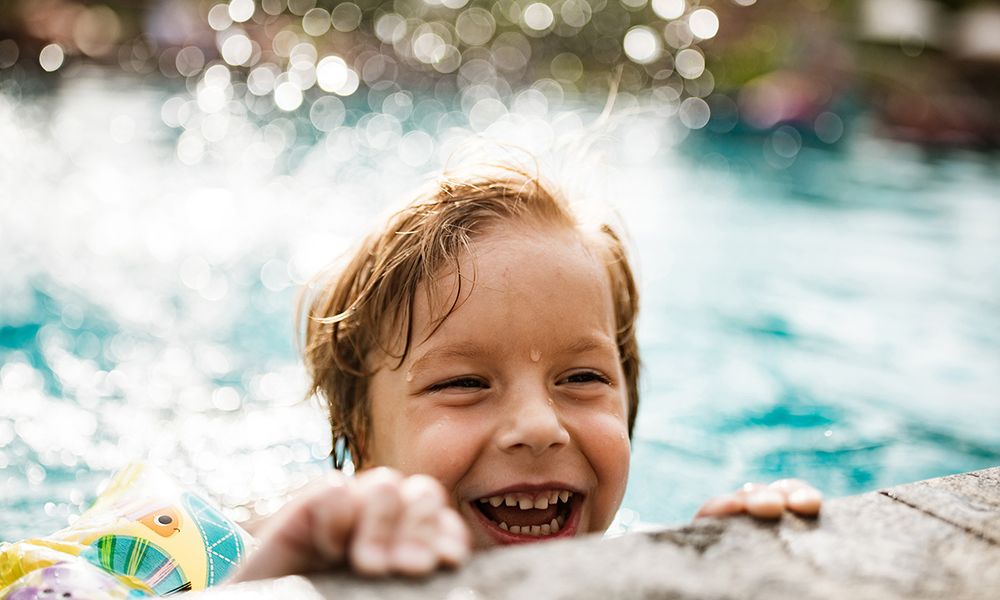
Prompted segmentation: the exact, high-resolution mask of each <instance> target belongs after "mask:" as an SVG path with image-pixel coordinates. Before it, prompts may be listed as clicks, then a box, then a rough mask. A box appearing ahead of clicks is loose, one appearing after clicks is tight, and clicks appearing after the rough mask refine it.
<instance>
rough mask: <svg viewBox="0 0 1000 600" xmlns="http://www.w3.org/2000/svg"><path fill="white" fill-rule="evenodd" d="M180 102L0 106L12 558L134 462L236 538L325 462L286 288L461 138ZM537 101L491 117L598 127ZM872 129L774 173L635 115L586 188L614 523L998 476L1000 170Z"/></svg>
mask: <svg viewBox="0 0 1000 600" xmlns="http://www.w3.org/2000/svg"><path fill="white" fill-rule="evenodd" d="M185 93H186V92H185V91H184V90H164V89H163V88H161V87H158V86H148V85H144V84H141V83H139V82H134V81H123V82H116V81H114V80H113V79H109V78H108V77H106V76H104V75H93V76H88V75H87V74H86V73H84V74H78V75H77V76H75V77H73V78H67V79H66V80H65V81H64V82H63V83H62V85H61V87H60V88H59V89H56V90H50V91H48V92H46V93H43V94H39V95H29V94H27V93H22V92H19V91H18V90H13V91H12V90H11V89H10V88H7V89H5V91H4V93H3V94H0V140H2V143H0V213H2V215H3V217H2V219H0V273H3V278H2V281H0V363H2V366H0V469H2V471H0V472H2V475H0V499H2V510H0V539H2V540H10V539H16V538H20V537H24V536H29V535H39V534H44V533H46V532H49V531H52V530H54V529H57V528H59V527H61V526H63V525H65V524H66V523H67V521H68V520H69V519H71V518H72V516H73V515H74V514H78V513H79V512H80V511H81V510H83V509H84V508H85V507H86V505H87V504H88V503H89V502H90V501H92V499H93V498H94V494H95V490H96V488H97V487H98V485H99V484H100V482H101V481H102V480H104V479H106V478H107V477H108V475H109V474H110V473H111V472H113V470H114V469H117V468H119V467H121V466H122V465H123V464H125V463H127V462H129V461H134V460H147V461H151V462H155V463H157V464H161V465H163V466H165V467H166V468H167V469H168V470H169V471H170V472H171V473H173V474H174V475H175V476H177V477H178V478H179V479H181V480H182V481H183V482H185V483H186V484H187V485H189V486H191V487H193V488H195V489H198V490H201V491H203V492H204V493H206V494H207V495H209V496H211V497H212V498H213V499H215V500H216V501H218V502H219V503H220V504H222V505H223V506H225V507H226V508H227V510H228V511H229V512H230V514H232V515H234V516H236V517H237V518H240V517H244V516H246V514H247V512H246V510H245V508H241V507H246V506H252V507H253V508H254V509H255V510H257V511H260V512H263V513H267V512H270V511H273V510H275V509H276V508H277V507H278V506H279V505H280V504H281V502H282V501H283V499H284V497H285V496H286V495H287V494H288V493H289V491H290V490H293V489H294V488H296V487H298V486H299V485H301V484H302V483H303V482H304V481H306V480H308V479H309V478H311V477H314V476H315V475H316V474H318V473H320V472H321V471H322V470H324V469H326V468H328V467H327V465H326V462H325V457H326V456H327V454H328V452H329V440H328V439H327V428H326V423H325V417H324V415H323V411H322V410H321V408H320V407H318V406H316V405H315V404H314V403H312V402H310V401H301V400H300V399H301V397H302V394H303V391H304V374H303V371H302V369H301V367H300V365H299V363H298V359H297V357H296V353H295V349H294V348H295V344H294V338H293V333H292V332H293V327H292V320H293V316H292V307H293V305H294V301H295V294H296V289H297V287H298V286H299V285H301V284H302V283H303V282H304V281H306V280H307V279H308V277H309V276H310V275H311V274H313V273H315V272H316V270H317V269H319V268H321V267H322V266H323V265H324V264H326V262H327V261H329V260H331V259H333V258H335V257H336V256H338V255H339V254H340V253H341V252H343V251H344V250H345V249H346V248H348V247H349V246H350V244H351V243H352V242H353V241H354V240H356V237H357V235H358V234H359V232H360V231H362V230H364V229H365V228H367V227H369V226H370V225H371V224H373V223H374V222H376V220H377V219H378V218H379V216H380V215H382V214H384V212H385V211H386V207H387V206H389V205H390V203H391V202H392V201H393V200H394V199H396V198H399V197H400V196H401V194H404V193H405V191H406V190H408V189H410V188H412V187H413V185H415V184H416V183H417V182H419V181H420V180H421V178H422V177H423V175H424V174H425V173H427V172H428V171H430V170H432V169H433V168H435V167H437V166H439V165H440V164H442V162H443V161H444V160H446V159H447V157H448V156H449V153H450V148H452V147H453V145H452V144H453V142H454V141H455V140H457V139H459V138H461V137H462V136H463V135H465V134H464V133H463V131H464V129H463V127H467V126H468V123H463V122H462V118H461V115H456V114H454V113H451V112H448V111H446V110H445V108H444V107H443V106H439V107H436V108H435V107H434V106H431V105H426V106H424V109H425V113H422V114H421V115H420V118H421V123H423V124H426V123H428V122H430V121H432V120H433V119H430V117H429V116H428V114H427V111H429V112H430V113H433V111H434V110H435V109H436V110H438V111H439V112H440V114H439V115H438V118H437V119H436V120H433V121H434V125H433V127H431V126H428V127H425V129H424V130H423V131H426V134H421V135H411V134H413V133H414V132H415V131H417V130H418V129H417V126H416V125H414V122H415V119H416V117H413V116H411V117H412V118H410V119H409V120H406V119H403V120H402V121H403V122H402V123H401V122H400V120H397V121H395V122H393V121H392V120H391V119H388V120H387V119H382V120H377V119H373V118H372V119H368V120H365V118H364V117H363V116H361V117H359V116H358V115H355V116H356V117H359V118H360V120H357V119H356V120H355V121H351V120H350V119H348V120H347V121H345V124H344V125H342V126H341V127H339V128H337V129H335V130H333V131H331V132H329V133H327V134H325V135H316V134H315V132H308V131H306V130H305V129H304V128H303V126H302V122H301V120H302V119H303V118H306V119H308V116H307V115H306V116H303V115H298V116H297V117H296V116H294V115H289V116H286V117H280V118H271V119H269V120H254V119H252V118H251V117H252V115H251V116H247V115H240V114H235V113H234V114H230V115H228V116H226V115H225V113H213V115H215V116H213V115H206V116H204V119H203V120H202V121H201V122H200V124H199V127H200V129H199V131H200V135H201V137H200V138H198V139H197V140H196V142H192V141H191V140H190V139H188V138H185V137H184V135H181V134H180V133H179V130H178V129H177V128H176V127H174V128H172V127H171V126H170V124H175V122H176V121H177V119H178V118H180V117H179V116H178V114H179V113H183V111H184V110H186V109H184V108H183V107H184V106H185V105H184V98H185ZM537 96H538V95H536V96H531V97H525V99H524V103H523V104H522V105H521V106H522V108H524V107H525V106H526V107H527V108H524V112H525V114H528V113H530V118H531V119H533V120H528V121H517V120H516V119H513V116H516V115H514V111H513V110H512V111H511V115H508V116H511V119H512V120H511V121H510V122H511V123H513V125H511V130H516V129H517V126H518V123H520V126H524V124H525V123H526V122H527V123H528V126H527V129H528V130H529V131H530V135H529V138H530V140H529V141H535V142H538V140H539V139H549V138H558V137H559V136H563V135H571V134H572V133H573V132H574V131H577V130H579V128H580V126H581V124H583V123H586V122H587V120H588V119H589V118H590V117H589V116H588V115H589V113H588V112H587V111H572V110H570V108H572V107H558V106H556V105H555V103H552V102H548V101H546V100H545V98H541V99H539V98H538V97H537ZM178 98H179V99H180V100H175V99H178ZM220 114H222V115H223V116H221V117H219V116H218V115H220ZM431 116H433V115H431ZM867 129H868V128H867V127H866V126H865V123H864V121H863V119H861V118H860V117H859V118H858V119H857V120H856V121H854V122H853V123H852V124H851V126H850V127H849V131H848V134H847V135H845V137H844V139H843V140H841V141H840V142H838V143H837V144H835V145H833V146H826V145H824V144H821V143H818V142H812V141H810V140H801V139H799V140H798V141H797V142H796V143H795V145H794V147H793V148H792V149H791V151H789V148H788V146H787V144H785V145H784V146H781V147H779V150H780V152H778V153H777V154H775V151H774V148H775V147H776V146H775V140H776V138H773V137H769V136H768V135H764V134H739V133H730V134H727V135H722V134H712V133H709V132H700V133H695V134H691V135H689V136H686V137H685V136H684V135H681V134H679V133H678V130H677V128H676V127H674V126H673V125H672V121H671V120H669V119H666V118H665V117H659V116H656V115H653V114H647V115H640V116H638V117H634V118H629V119H623V120H622V122H621V124H620V127H618V128H617V129H616V130H615V132H614V133H613V135H612V136H610V137H609V141H607V142H606V147H605V148H604V150H605V153H606V156H607V159H606V161H605V162H604V163H603V165H604V166H603V167H602V168H601V169H598V170H597V172H596V174H595V173H591V176H592V177H593V178H594V179H598V180H599V182H598V183H597V184H596V185H595V186H592V187H594V188H596V189H598V190H599V192H600V193H601V195H603V196H604V198H605V200H606V201H607V202H608V203H609V204H611V205H613V206H614V207H615V208H616V209H617V211H618V212H619V213H620V215H621V218H622V220H623V221H624V223H625V225H626V227H627V229H628V231H629V233H630V235H631V238H632V239H631V244H632V247H633V249H634V254H635V257H636V259H637V261H638V264H639V269H638V270H639V274H640V280H641V287H642V294H643V300H642V302H643V314H642V317H641V323H640V341H641V345H642V351H643V357H644V364H645V373H644V378H643V381H642V405H641V412H640V415H639V420H638V425H637V430H636V436H635V443H634V462H633V469H632V479H631V485H630V487H629V490H628V493H627V496H626V500H625V505H624V510H623V512H622V515H621V522H622V524H624V525H626V526H627V525H630V524H633V523H636V522H638V521H643V522H649V521H653V522H679V521H684V520H686V519H687V518H689V516H690V515H691V514H692V513H693V512H694V510H695V509H696V508H697V506H698V504H699V503H700V502H701V501H702V500H704V499H705V498H707V497H708V496H711V495H713V494H718V493H722V492H724V491H727V490H730V489H733V488H735V487H736V486H738V485H740V484H741V483H743V482H744V481H748V480H770V479H774V478H778V477H786V476H795V477H802V478H805V479H808V480H809V481H811V482H812V483H814V484H815V485H816V486H817V487H819V488H820V489H821V490H823V491H824V492H825V493H826V494H828V495H830V496H839V495H845V494H853V493H859V492H864V491H868V490H872V489H876V488H878V487H879V486H884V485H888V484H894V483H899V482H904V481H910V480H915V479H922V478H927V477H933V476H938V475H943V474H947V473H953V472H959V471H967V470H972V469H976V468H982V467H986V466H989V465H996V464H998V463H1000V197H998V194H997V191H996V190H997V189H998V183H1000V170H998V167H1000V161H998V159H997V157H995V156H989V155H982V154H972V153H962V152H953V153H949V154H938V155H933V154H928V153H926V152H924V151H922V150H920V149H918V148H915V147H912V146H907V145H902V144H898V143H893V142H889V141H885V140H880V139H877V138H875V137H873V136H871V135H869V134H867V133H866V131H867ZM540 132H541V133H542V134H544V135H540ZM487 133H491V132H487ZM492 133H496V132H495V131H494V132H492ZM508 133H509V132H508ZM515 133H516V131H515ZM407 136H409V137H407ZM786 137H787V133H786ZM785 141H786V142H787V139H786V140H785ZM538 143H541V142H538ZM542 149H543V150H544V148H542Z"/></svg>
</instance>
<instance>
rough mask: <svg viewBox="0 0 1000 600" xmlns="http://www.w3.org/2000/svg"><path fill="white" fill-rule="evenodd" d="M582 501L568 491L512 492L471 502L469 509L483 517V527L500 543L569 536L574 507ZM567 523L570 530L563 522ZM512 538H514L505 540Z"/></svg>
mask: <svg viewBox="0 0 1000 600" xmlns="http://www.w3.org/2000/svg"><path fill="white" fill-rule="evenodd" d="M580 499H582V496H581V495H580V494H577V493H574V492H571V491H569V490H543V491H538V492H512V493H507V494H500V495H495V496H486V497H483V498H479V499H478V500H475V501H473V502H472V506H473V508H475V509H476V510H477V511H479V513H480V514H481V515H482V516H483V517H485V519H484V520H485V521H486V523H487V525H491V526H492V527H493V528H494V529H495V530H498V531H494V534H495V535H496V536H498V537H500V538H502V540H503V541H511V542H514V541H531V540H533V539H544V538H551V537H556V536H559V537H563V536H560V535H559V534H560V532H562V533H563V535H572V532H571V531H570V529H571V528H573V527H572V526H573V525H574V524H575V523H574V522H575V519H572V518H571V517H572V516H573V514H574V507H575V506H577V505H578V503H579V500H580ZM567 522H570V525H571V527H569V528H568V527H567V526H566V523H567ZM510 536H512V537H513V538H517V539H507V538H508V537H510Z"/></svg>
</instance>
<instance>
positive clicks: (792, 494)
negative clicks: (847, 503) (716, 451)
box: [694, 479, 823, 519]
mask: <svg viewBox="0 0 1000 600" xmlns="http://www.w3.org/2000/svg"><path fill="white" fill-rule="evenodd" d="M822 503H823V495H822V494H821V493H820V492H819V490H817V489H816V488H814V487H812V486H811V485H809V484H808V483H806V482H804V481H801V480H799V479H780V480H778V481H775V482H774V483H772V484H770V485H765V484H762V483H748V484H746V485H744V486H743V487H742V488H741V489H739V490H738V491H736V492H734V493H732V494H728V495H726V496H717V497H715V498H712V499H710V500H709V501H708V502H706V503H705V504H703V505H702V506H701V508H700V509H698V514H696V515H695V516H694V517H695V518H696V519H697V518H698V517H728V516H732V515H739V514H744V513H746V514H748V515H750V516H751V517H755V518H758V519H777V518H779V517H781V515H782V514H783V513H784V512H785V509H788V510H790V511H792V512H794V513H797V514H799V515H802V516H806V517H814V516H816V515H817V514H819V507H820V504H822Z"/></svg>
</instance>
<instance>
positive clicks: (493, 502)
mask: <svg viewBox="0 0 1000 600" xmlns="http://www.w3.org/2000/svg"><path fill="white" fill-rule="evenodd" d="M572 497H573V492H570V491H567V490H561V491H557V490H553V491H550V492H540V493H537V494H526V493H515V494H504V495H502V496H488V497H485V498H480V499H479V502H480V503H482V504H489V505H490V506H492V507H494V508H496V507H498V506H501V505H506V506H517V507H518V508H520V509H521V510H530V509H539V510H544V509H546V508H548V507H550V506H552V505H553V504H556V503H557V502H567V501H568V500H569V499H570V498H572Z"/></svg>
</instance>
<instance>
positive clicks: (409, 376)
mask: <svg viewBox="0 0 1000 600" xmlns="http://www.w3.org/2000/svg"><path fill="white" fill-rule="evenodd" d="M411 381H413V371H407V372H406V383H410V382H411Z"/></svg>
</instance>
